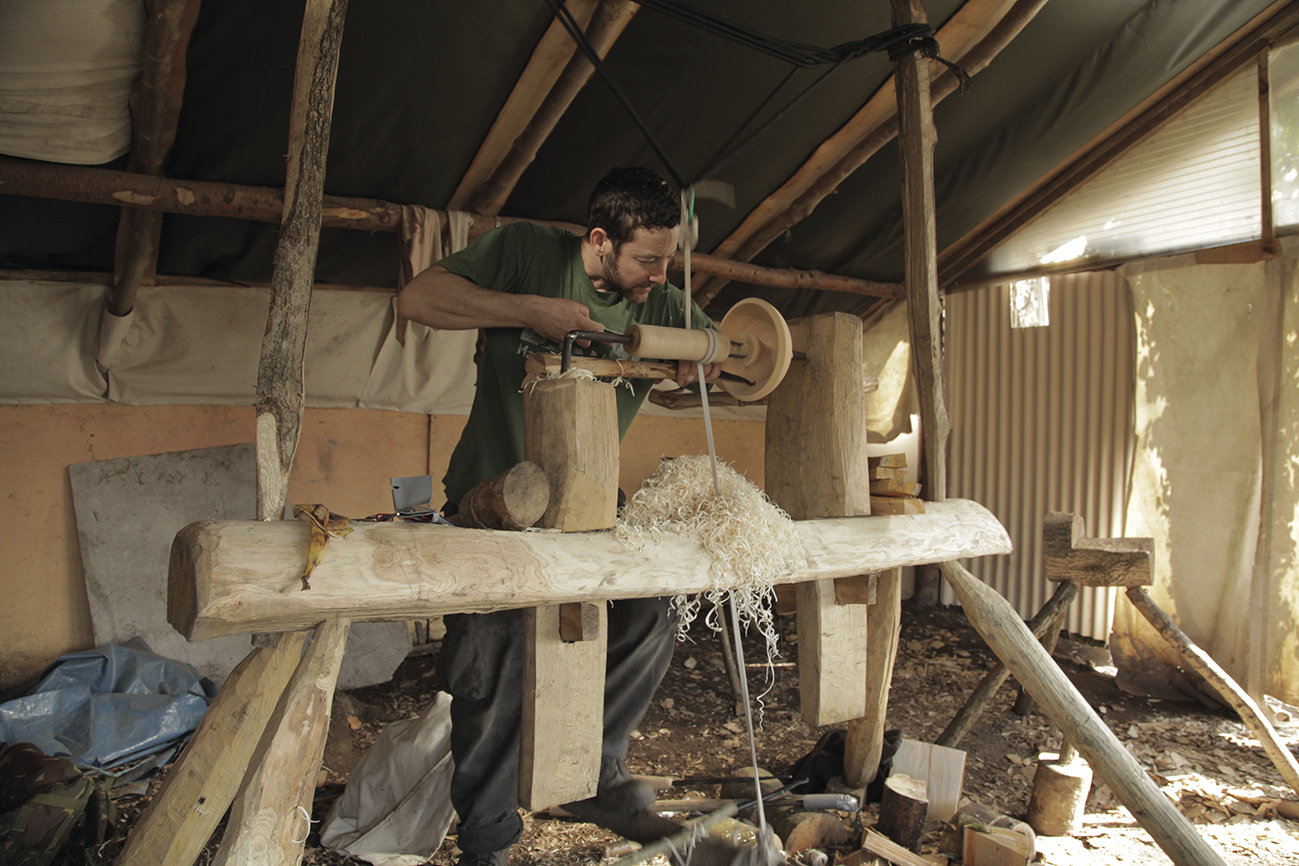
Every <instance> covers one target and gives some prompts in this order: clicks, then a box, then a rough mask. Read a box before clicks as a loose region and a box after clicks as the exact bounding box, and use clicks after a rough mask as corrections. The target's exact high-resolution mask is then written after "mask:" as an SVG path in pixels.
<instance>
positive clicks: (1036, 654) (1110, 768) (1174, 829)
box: [939, 562, 1226, 866]
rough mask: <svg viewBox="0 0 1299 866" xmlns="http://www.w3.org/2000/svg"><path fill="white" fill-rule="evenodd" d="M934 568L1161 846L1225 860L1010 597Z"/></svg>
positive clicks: (958, 569) (947, 568)
mask: <svg viewBox="0 0 1299 866" xmlns="http://www.w3.org/2000/svg"><path fill="white" fill-rule="evenodd" d="M939 568H941V569H942V572H943V575H944V576H946V578H947V582H948V585H950V586H951V587H952V589H953V590H954V591H955V592H956V595H957V596H958V597H959V598H960V600H961V607H963V608H964V609H965V615H966V616H967V617H968V618H969V620H970V624H971V625H972V626H974V628H975V630H976V631H978V633H979V634H980V636H982V638H983V639H984V641H986V642H987V644H988V646H989V647H991V648H992V651H993V652H995V653H996V654H997V657H998V658H1000V659H1001V660H1002V662H1003V663H1004V664H1005V665H1006V667H1008V668H1010V671H1011V673H1012V674H1014V675H1015V679H1017V680H1019V681H1020V682H1021V683H1023V685H1024V688H1025V689H1027V690H1028V693H1029V694H1031V695H1032V696H1033V699H1034V700H1036V701H1037V702H1038V704H1039V705H1040V706H1041V707H1042V710H1043V712H1045V713H1046V714H1047V715H1048V716H1050V717H1051V720H1052V721H1053V722H1055V723H1056V725H1057V726H1058V727H1059V728H1060V730H1061V732H1062V733H1063V735H1064V737H1065V738H1066V739H1067V740H1068V741H1069V742H1071V743H1073V745H1074V746H1075V747H1076V748H1077V749H1078V751H1079V753H1080V754H1082V756H1083V757H1084V758H1086V759H1087V762H1088V763H1089V764H1090V765H1091V766H1092V769H1093V770H1095V771H1096V773H1097V774H1099V775H1100V777H1101V778H1102V779H1103V780H1104V781H1105V784H1107V785H1109V786H1110V790H1112V791H1113V792H1114V794H1115V796H1117V797H1118V798H1119V802H1121V803H1122V804H1123V805H1124V806H1126V807H1127V809H1128V811H1130V812H1131V813H1132V816H1133V817H1134V818H1136V820H1137V823H1139V824H1140V825H1141V826H1142V827H1144V828H1145V830H1146V832H1148V833H1149V834H1150V835H1151V837H1152V838H1153V839H1154V840H1155V843H1156V844H1158V845H1159V847H1160V848H1162V849H1163V850H1164V853H1165V854H1167V855H1168V856H1169V858H1171V859H1172V861H1173V862H1174V863H1175V864H1177V866H1226V864H1225V863H1224V861H1223V859H1222V857H1221V856H1220V855H1219V854H1218V852H1217V851H1215V850H1213V848H1211V847H1210V846H1209V843H1208V842H1206V841H1205V840H1204V838H1203V837H1201V836H1200V834H1198V833H1197V832H1195V828H1194V827H1192V826H1191V824H1190V822H1189V821H1187V820H1186V818H1185V817H1183V816H1182V813H1181V812H1178V811H1177V808H1176V807H1175V806H1174V805H1173V804H1172V803H1171V802H1170V801H1169V799H1168V798H1167V797H1166V796H1164V794H1163V792H1162V791H1160V790H1159V787H1158V786H1157V785H1155V783H1154V782H1153V781H1151V779H1150V777H1149V776H1148V775H1146V771H1145V770H1144V769H1143V768H1142V767H1141V765H1140V764H1138V763H1137V760H1136V758H1134V757H1132V755H1131V754H1130V753H1129V752H1128V750H1127V749H1125V748H1123V744H1122V743H1120V742H1119V740H1118V738H1117V737H1115V736H1114V734H1113V732H1112V731H1110V729H1109V728H1107V727H1105V723H1104V722H1103V721H1101V719H1100V717H1099V716H1097V715H1096V713H1095V711H1094V710H1092V708H1091V706H1090V705H1089V704H1088V703H1087V701H1086V699H1085V698H1083V696H1082V695H1081V694H1080V693H1079V692H1078V689H1077V688H1075V687H1074V685H1073V683H1071V682H1070V681H1069V678H1068V677H1066V676H1065V675H1064V672H1063V671H1061V670H1060V668H1059V666H1058V665H1056V663H1055V661H1054V660H1052V658H1051V657H1050V656H1049V655H1047V652H1046V650H1045V649H1043V648H1042V645H1041V644H1040V643H1038V642H1037V640H1036V639H1034V637H1033V635H1032V633H1031V632H1030V631H1029V630H1028V627H1027V626H1026V625H1024V621H1023V620H1021V619H1020V618H1019V614H1017V613H1015V609H1014V608H1012V607H1011V606H1010V603H1009V602H1007V601H1006V600H1005V599H1004V598H1002V597H1001V596H1000V595H998V594H997V592H996V591H995V590H994V589H992V587H990V586H988V585H987V584H985V583H983V582H982V581H980V580H979V579H978V578H977V577H975V576H974V575H973V574H970V572H969V571H967V570H966V569H965V568H964V567H962V566H961V564H960V563H958V562H944V563H942V564H941V565H940V566H939Z"/></svg>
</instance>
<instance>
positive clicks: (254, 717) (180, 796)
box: [115, 632, 306, 866]
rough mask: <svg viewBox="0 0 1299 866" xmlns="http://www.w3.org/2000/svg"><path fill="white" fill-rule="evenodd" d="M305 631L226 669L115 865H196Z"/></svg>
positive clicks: (286, 636) (293, 665) (295, 658)
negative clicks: (227, 672) (219, 686)
mask: <svg viewBox="0 0 1299 866" xmlns="http://www.w3.org/2000/svg"><path fill="white" fill-rule="evenodd" d="M305 639H306V634H305V633H303V632H295V633H289V634H283V635H280V637H279V641H278V642H277V643H276V645H275V646H269V647H259V648H258V649H255V650H253V651H252V652H251V653H249V654H248V656H247V657H246V658H245V659H244V660H243V661H241V662H240V663H239V665H238V666H237V667H236V668H235V669H234V670H233V671H231V672H230V676H229V677H227V678H226V681H225V684H224V685H222V687H221V690H220V691H219V692H217V696H216V698H215V700H213V701H212V706H210V707H208V711H207V713H205V714H204V716H203V721H202V722H201V723H200V724H199V726H198V730H197V731H195V732H194V736H193V738H192V739H191V740H190V741H189V745H187V746H186V747H185V751H184V752H182V753H181V756H180V759H179V760H177V762H176V766H174V767H172V769H171V772H170V773H168V774H167V779H166V781H165V782H164V783H163V787H162V790H161V791H159V792H158V795H157V796H156V797H154V798H153V802H151V803H150V804H149V807H148V808H147V809H146V810H145V812H144V815H143V816H141V818H140V820H139V822H138V823H137V824H136V826H135V829H134V830H133V831H132V832H131V835H130V836H129V837H128V838H127V840H126V845H125V846H124V847H123V848H122V852H121V853H120V854H119V855H118V856H117V860H116V861H115V862H116V866H128V864H129V866H154V864H164V863H165V864H183V866H188V864H191V863H193V862H194V861H195V860H196V859H197V858H198V855H199V853H200V852H201V851H202V850H203V846H204V845H206V844H207V841H208V839H209V838H211V836H212V831H213V830H215V829H216V827H217V824H219V823H220V822H221V818H222V816H224V815H225V813H226V809H228V808H229V807H230V801H231V800H233V799H234V797H235V793H236V792H237V791H238V790H239V783H240V782H241V781H242V780H243V776H244V768H245V767H247V766H248V761H249V759H250V758H251V757H252V754H253V751H254V750H255V749H256V748H257V743H258V741H259V740H260V739H261V736H262V731H264V730H265V729H266V723H267V721H268V720H269V719H270V717H271V714H272V713H274V712H275V705H276V703H278V702H279V699H280V694H281V693H282V692H283V691H284V686H285V684H286V683H288V681H289V677H290V676H291V675H292V674H293V670H294V668H296V667H297V666H298V661H299V659H301V658H302V644H303V641H304V640H305Z"/></svg>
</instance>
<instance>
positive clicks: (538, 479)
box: [455, 460, 550, 532]
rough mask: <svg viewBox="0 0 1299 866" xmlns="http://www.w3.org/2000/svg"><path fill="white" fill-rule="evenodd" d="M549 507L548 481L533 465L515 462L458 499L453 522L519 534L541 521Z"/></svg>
mask: <svg viewBox="0 0 1299 866" xmlns="http://www.w3.org/2000/svg"><path fill="white" fill-rule="evenodd" d="M549 505H550V481H549V480H548V479H547V478H546V473H545V471H544V470H543V469H542V468H541V467H540V466H538V465H537V464H535V463H529V462H528V461H526V460H525V461H524V462H522V463H516V464H515V465H513V466H511V467H510V468H509V469H506V470H505V471H504V472H502V473H501V474H500V475H496V476H494V477H492V478H488V479H487V480H486V481H484V482H482V483H481V484H479V485H478V486H477V487H474V488H473V489H472V490H470V491H469V492H468V493H466V494H465V495H464V496H463V497H461V499H460V511H459V512H457V513H456V515H455V522H456V523H458V524H460V525H461V526H464V527H468V528H470V529H503V530H506V531H510V532H519V531H521V530H524V529H527V528H528V527H529V526H532V525H533V524H534V523H536V522H537V521H538V520H540V519H541V515H542V514H544V513H545V511H546V508H547V507H549Z"/></svg>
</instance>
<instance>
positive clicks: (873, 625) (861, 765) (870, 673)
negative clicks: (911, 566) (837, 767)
mask: <svg viewBox="0 0 1299 866" xmlns="http://www.w3.org/2000/svg"><path fill="white" fill-rule="evenodd" d="M876 587H877V588H876V596H875V603H874V604H873V605H871V606H870V608H869V609H868V613H867V616H866V712H864V713H863V714H862V716H861V718H857V719H853V720H852V721H851V722H849V723H848V737H847V740H846V742H845V743H844V757H843V772H844V778H845V779H846V780H847V782H848V784H849V785H850V786H852V787H854V788H863V787H865V786H866V785H868V784H870V783H871V782H873V781H874V780H875V774H876V772H877V771H878V770H879V766H880V756H881V755H882V754H883V751H884V722H885V719H886V717H887V716H888V706H889V686H890V685H891V684H892V682H893V662H894V661H895V660H896V659H897V655H898V637H899V636H900V634H901V629H902V569H900V568H891V569H889V570H888V571H885V572H884V573H883V574H881V575H880V576H879V581H878V583H877V585H876Z"/></svg>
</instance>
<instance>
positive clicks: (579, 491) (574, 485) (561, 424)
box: [523, 379, 618, 532]
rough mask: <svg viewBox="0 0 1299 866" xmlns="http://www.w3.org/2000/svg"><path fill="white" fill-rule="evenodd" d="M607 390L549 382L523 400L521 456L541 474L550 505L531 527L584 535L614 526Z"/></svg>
mask: <svg viewBox="0 0 1299 866" xmlns="http://www.w3.org/2000/svg"><path fill="white" fill-rule="evenodd" d="M613 387H614V386H613V385H610V384H607V383H605V382H595V381H592V380H590V379H549V380H547V381H544V382H537V383H536V384H535V385H530V386H528V389H527V390H526V391H525V392H524V396H523V454H524V458H525V459H526V460H528V461H530V462H532V463H536V464H537V465H538V466H540V467H541V468H542V469H544V470H545V471H546V477H547V478H549V479H550V506H549V507H548V508H547V509H546V513H545V514H543V515H542V516H541V520H539V521H538V522H537V525H538V526H543V527H545V528H547V529H560V530H563V531H564V532H587V531H589V530H592V529H612V528H613V526H614V524H615V523H617V521H618V408H617V403H616V402H615V400H614V392H613Z"/></svg>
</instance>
